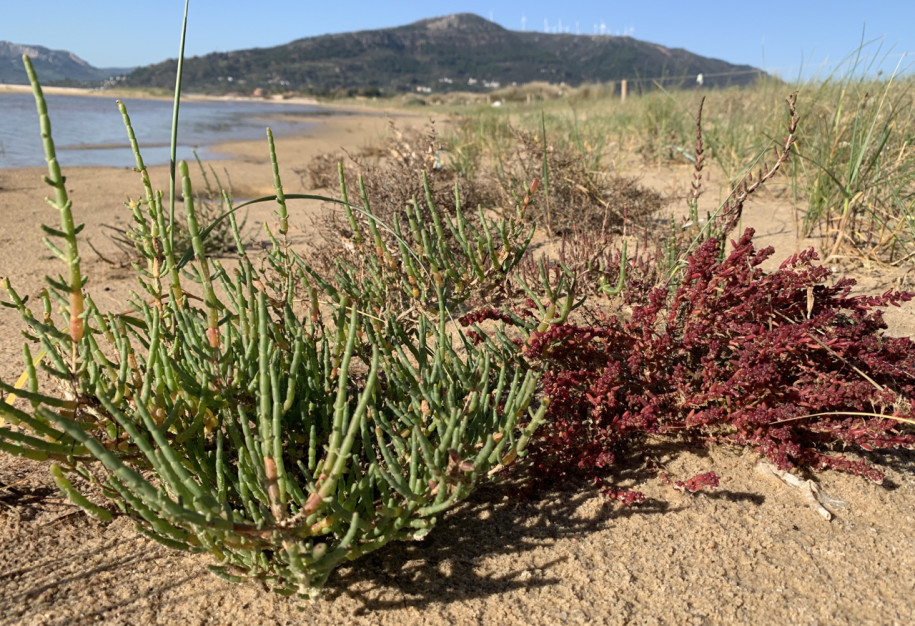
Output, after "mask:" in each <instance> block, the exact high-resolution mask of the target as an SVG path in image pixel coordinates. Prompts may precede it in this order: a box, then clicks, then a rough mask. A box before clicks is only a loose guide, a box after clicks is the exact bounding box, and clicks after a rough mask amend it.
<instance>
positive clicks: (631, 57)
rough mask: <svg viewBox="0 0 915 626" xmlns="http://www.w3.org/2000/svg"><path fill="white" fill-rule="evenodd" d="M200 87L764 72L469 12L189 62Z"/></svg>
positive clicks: (161, 72)
mask: <svg viewBox="0 0 915 626" xmlns="http://www.w3.org/2000/svg"><path fill="white" fill-rule="evenodd" d="M175 68H176V61H175V60H169V61H166V62H163V63H159V64H156V65H151V66H148V67H144V68H140V69H137V70H136V71H135V72H133V73H132V74H131V75H130V76H129V77H128V78H127V82H128V84H131V85H135V86H140V87H165V88H169V87H171V86H172V85H174V80H175V78H174V76H175ZM184 68H185V75H184V85H185V88H187V89H189V90H192V91H211V92H226V91H247V92H250V91H253V90H255V89H262V90H266V91H290V90H295V91H307V92H311V93H327V92H332V91H334V90H340V89H351V90H352V89H360V90H362V91H363V92H364V93H377V94H390V93H395V92H403V91H422V92H426V91H435V92H440V91H454V90H471V91H482V90H487V89H494V88H497V87H499V86H506V85H510V84H512V83H518V84H521V83H527V82H531V81H548V82H551V83H559V82H565V83H567V84H570V85H578V84H581V83H584V82H606V81H611V80H618V79H621V78H628V79H630V80H632V84H633V86H635V85H636V84H638V82H639V80H643V81H645V82H644V83H643V84H650V79H656V78H665V81H664V82H665V83H666V84H667V85H668V86H670V85H671V84H675V83H677V82H680V83H690V84H695V79H696V76H697V75H698V74H703V77H704V84H706V85H711V86H717V85H724V84H743V83H747V82H750V81H752V80H754V79H755V78H756V77H758V76H760V75H762V74H763V72H762V71H760V70H757V69H755V68H752V67H750V66H747V65H732V64H730V63H727V62H725V61H721V60H717V59H710V58H706V57H701V56H698V55H695V54H692V53H691V52H688V51H686V50H683V49H670V48H665V47H663V46H660V45H656V44H652V43H647V42H644V41H638V40H636V39H633V38H631V37H615V36H608V35H600V36H590V35H570V34H544V33H537V32H520V31H510V30H506V29H505V28H502V27H501V26H499V25H498V24H494V23H492V22H489V21H487V20H485V19H483V18H481V17H478V16H476V15H471V14H458V15H449V16H447V17H441V18H434V19H427V20H421V21H419V22H415V23H413V24H409V25H406V26H400V27H397V28H385V29H379V30H368V31H360V32H352V33H342V34H335V35H322V36H319V37H309V38H306V39H299V40H297V41H293V42H291V43H288V44H285V45H282V46H276V47H273V48H255V49H250V50H238V51H234V52H225V53H213V54H208V55H206V56H203V57H194V58H190V59H186V61H185V65H184Z"/></svg>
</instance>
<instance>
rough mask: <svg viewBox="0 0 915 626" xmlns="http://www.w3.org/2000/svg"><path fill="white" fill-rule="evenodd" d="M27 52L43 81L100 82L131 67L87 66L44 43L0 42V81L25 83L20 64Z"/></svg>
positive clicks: (25, 78)
mask: <svg viewBox="0 0 915 626" xmlns="http://www.w3.org/2000/svg"><path fill="white" fill-rule="evenodd" d="M24 54H27V55H28V56H29V58H30V59H31V60H32V65H33V67H34V68H35V71H36V72H37V73H38V76H39V78H41V81H42V82H43V83H44V84H47V85H57V84H85V83H101V82H104V81H106V80H109V79H111V78H113V77H116V76H122V75H125V74H129V73H130V72H131V71H133V69H134V68H131V67H124V68H119V67H114V68H99V67H94V66H92V65H90V64H89V63H88V62H87V61H84V60H83V59H81V58H80V57H78V56H77V55H76V54H74V53H73V52H70V51H69V50H52V49H50V48H46V47H45V46H36V45H32V44H20V43H13V42H11V41H0V83H4V84H9V85H26V84H28V82H29V78H28V76H27V75H26V72H25V67H23V65H22V55H24Z"/></svg>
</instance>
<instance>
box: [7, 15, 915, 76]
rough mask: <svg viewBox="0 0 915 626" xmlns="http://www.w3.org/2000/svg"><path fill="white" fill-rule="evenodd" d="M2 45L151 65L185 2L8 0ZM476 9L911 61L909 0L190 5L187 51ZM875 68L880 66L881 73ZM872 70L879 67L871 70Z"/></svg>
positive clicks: (752, 61)
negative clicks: (860, 48) (860, 49)
mask: <svg viewBox="0 0 915 626" xmlns="http://www.w3.org/2000/svg"><path fill="white" fill-rule="evenodd" d="M3 4H4V6H3V8H2V11H0V15H2V21H0V40H7V41H13V42H15V43H22V44H32V45H42V46H46V47H48V48H53V49H63V50H69V51H71V52H74V53H75V54H77V55H78V56H80V57H82V58H83V59H85V60H86V61H88V62H89V63H91V64H92V65H95V66H97V67H125V66H134V65H146V64H149V63H155V62H158V61H162V60H164V59H167V58H174V57H175V56H177V50H178V37H179V28H180V24H181V17H182V13H183V8H184V2H183V0H150V1H146V2H137V1H133V2H125V1H124V0H28V1H26V0H21V1H15V0H4V3H3ZM459 12H470V13H476V14H478V15H480V16H482V17H485V18H491V19H492V20H493V21H495V22H497V23H499V24H501V25H502V26H504V27H505V28H509V29H512V30H522V27H523V28H524V29H526V30H539V31H543V30H544V29H545V28H547V29H549V30H550V31H554V32H555V31H557V30H558V29H559V28H560V27H561V28H562V30H563V31H566V32H571V33H576V32H578V33H581V34H594V33H595V32H601V31H603V32H604V33H607V34H611V35H618V34H627V35H631V36H632V37H635V38H636V39H641V40H644V41H650V42H654V43H658V44H661V45H663V46H667V47H678V48H686V49H687V50H690V51H691V52H695V53H697V54H701V55H703V56H709V57H714V58H718V59H723V60H725V61H728V62H731V63H738V64H748V65H753V66H755V67H762V68H764V69H767V70H769V71H772V72H775V73H777V74H779V75H781V76H782V77H783V78H786V79H791V78H795V77H797V76H798V73H799V72H803V74H804V76H805V77H810V76H820V77H825V75H826V74H827V73H828V72H829V71H831V70H832V69H834V68H835V67H836V65H837V64H838V63H840V62H841V61H842V60H843V59H844V58H846V57H847V56H848V55H849V54H850V53H852V52H853V51H854V50H856V49H857V48H858V46H859V44H860V42H861V37H862V30H864V36H865V39H866V40H868V41H870V40H877V41H876V42H875V43H873V44H872V45H870V46H868V47H867V48H866V50H865V51H866V53H867V54H868V55H870V56H872V57H879V59H878V60H879V61H882V64H881V65H880V67H881V68H882V69H883V70H884V71H885V72H892V71H893V68H894V67H895V66H896V63H897V62H898V61H899V59H900V57H901V56H902V55H903V54H905V53H908V56H907V57H906V58H905V59H903V61H902V66H903V67H908V68H909V70H908V73H911V72H912V69H913V61H915V54H913V53H915V2H913V1H912V0H893V1H881V0H864V1H862V0H839V1H832V2H805V1H804V0H795V1H794V2H791V1H783V0H768V1H766V2H733V1H732V2H720V1H717V0H705V1H704V2H689V1H684V0H676V1H665V2H657V1H654V2H653V1H637V0H623V1H612V0H604V1H602V2H601V1H595V0H591V1H586V0H565V1H563V2H555V1H550V2H546V1H539V0H526V1H523V2H514V1H508V0H482V1H461V0H453V1H451V2H437V1H434V0H431V1H427V2H415V1H411V2H405V1H396V0H395V1H387V2H386V1H383V0H381V1H379V0H375V1H373V2H361V1H358V0H337V1H333V0H331V1H327V0H325V1H323V2H308V1H303V0H257V1H252V0H191V7H190V12H189V17H190V25H189V29H188V38H187V45H186V51H187V54H188V55H202V54H206V53H208V52H214V51H227V50H237V49H242V48H251V47H268V46H274V45H279V44H283V43H287V42H289V41H292V40H293V39H298V38H301V37H309V36H313V35H321V34H325V33H338V32H348V31H354V30H364V29H373V28H383V27H387V26H398V25H402V24H407V23H409V22H413V21H416V20H418V19H423V18H426V17H436V16H441V15H447V14H449V13H459ZM873 67H874V68H876V67H877V65H874V66H873ZM874 71H876V69H874Z"/></svg>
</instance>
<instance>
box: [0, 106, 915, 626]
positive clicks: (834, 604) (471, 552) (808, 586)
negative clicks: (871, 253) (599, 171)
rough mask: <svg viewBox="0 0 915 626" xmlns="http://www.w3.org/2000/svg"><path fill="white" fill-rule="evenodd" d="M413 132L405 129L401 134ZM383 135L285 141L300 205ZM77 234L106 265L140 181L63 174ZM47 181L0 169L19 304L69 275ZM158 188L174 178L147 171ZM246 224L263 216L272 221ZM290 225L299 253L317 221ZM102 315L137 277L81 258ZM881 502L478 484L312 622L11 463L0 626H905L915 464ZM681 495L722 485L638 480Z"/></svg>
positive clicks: (334, 125) (718, 452) (1, 464)
mask: <svg viewBox="0 0 915 626" xmlns="http://www.w3.org/2000/svg"><path fill="white" fill-rule="evenodd" d="M417 123H422V120H420V119H416V118H403V119H401V120H400V122H399V124H400V125H409V124H417ZM385 128H386V121H385V120H384V119H383V118H380V117H366V116H353V117H348V118H329V119H328V118H324V119H322V120H321V125H320V126H319V127H318V128H317V129H316V130H315V131H314V132H313V133H312V136H310V137H301V138H295V139H284V140H282V141H280V143H279V156H280V163H281V164H282V168H283V169H282V175H283V179H284V182H285V183H286V186H287V191H288V192H298V191H303V190H304V189H303V188H302V183H301V182H300V179H299V176H298V175H297V174H296V173H295V172H294V170H295V169H296V168H300V167H302V166H304V165H305V164H306V163H307V162H308V160H309V158H310V157H311V156H312V155H314V154H317V153H321V152H325V151H328V150H337V149H339V148H340V147H346V148H348V149H350V150H355V149H358V148H359V147H361V146H363V145H367V144H371V143H374V142H375V141H376V140H377V138H379V137H380V136H381V135H382V134H383V133H384V132H385ZM225 149H226V151H227V152H228V153H230V154H232V155H234V156H233V158H232V159H230V160H227V161H222V162H219V163H216V167H217V168H218V170H219V171H222V168H226V169H227V170H228V172H229V174H230V176H231V179H232V182H233V185H234V187H235V190H236V195H237V196H239V197H253V196H258V195H267V194H269V193H271V192H272V176H271V174H270V165H269V161H268V159H267V151H266V146H265V145H264V144H262V143H259V144H236V145H232V146H226V147H225ZM63 165H64V167H65V174H66V175H67V180H68V182H67V186H68V188H69V189H70V190H71V192H72V199H73V202H74V207H75V212H76V214H77V216H78V219H79V220H81V221H85V222H87V227H86V236H88V237H89V238H91V239H92V240H93V242H94V243H95V244H96V245H97V246H98V247H99V248H100V249H102V250H103V251H104V252H109V253H111V252H113V249H112V246H111V245H110V242H108V241H107V240H106V239H105V237H104V236H103V234H102V233H101V231H100V226H101V225H102V224H113V225H120V226H126V225H127V222H128V220H129V215H128V213H127V211H126V209H125V208H124V206H123V203H124V200H125V199H126V198H127V196H128V195H131V196H134V197H137V196H139V195H140V194H141V192H142V189H141V187H140V184H139V180H138V177H137V175H136V174H135V173H134V172H132V171H131V170H130V169H99V168H66V163H64V164H63ZM43 174H44V172H43V171H42V170H39V169H26V170H0V211H2V215H3V221H2V226H0V276H3V277H9V278H10V279H11V280H12V282H13V283H14V285H17V286H19V288H20V290H21V291H23V292H28V289H29V287H31V288H34V289H37V287H38V285H39V284H40V283H39V282H38V281H39V280H40V277H41V276H43V275H44V274H45V273H47V272H49V271H54V272H56V271H58V269H57V266H56V265H55V262H54V260H53V259H52V258H51V257H50V255H49V254H48V253H47V252H46V251H45V250H44V248H43V247H42V246H41V243H40V242H41V232H40V230H39V229H38V223H39V222H40V221H42V220H44V221H47V222H48V223H52V224H53V223H54V220H55V219H56V216H55V215H54V214H53V211H52V210H51V209H49V208H48V206H47V205H46V204H45V203H44V202H43V201H42V198H43V197H44V196H45V195H47V192H48V188H47V187H45V186H44V185H43V184H42V182H41V176H42V175H43ZM151 174H152V178H153V183H154V185H156V186H158V187H159V188H166V187H167V185H166V182H167V173H166V168H164V167H157V168H153V169H152V172H151ZM643 174H644V176H645V181H646V182H647V183H649V184H655V185H659V186H662V187H663V186H667V187H668V188H670V187H671V185H672V187H673V189H674V190H677V189H679V193H684V192H685V191H686V189H687V187H686V185H688V182H689V173H688V171H685V170H683V171H680V170H664V171H661V172H659V171H648V172H643ZM258 210H259V213H257V214H254V213H252V216H251V220H252V221H264V220H269V219H271V218H270V215H269V213H270V209H269V208H266V207H262V208H260V209H258ZM316 210H317V207H314V206H301V207H300V206H299V205H296V208H295V209H294V210H293V215H295V219H296V222H297V226H298V228H299V230H298V231H297V237H299V238H300V240H302V241H304V240H306V239H307V229H308V221H307V214H308V213H309V212H313V211H316ZM747 215H748V217H747V221H748V222H750V223H755V225H756V226H757V228H758V230H759V232H760V239H759V241H760V243H761V244H769V243H772V244H773V245H776V248H777V250H778V252H777V254H776V256H777V257H778V258H784V257H785V256H787V255H788V254H790V253H793V252H794V251H795V249H796V247H797V243H796V240H795V237H794V225H793V218H792V217H791V215H792V214H791V211H790V208H789V207H788V202H787V200H783V199H779V198H778V197H776V196H771V195H770V196H768V197H766V198H764V200H763V201H755V202H753V203H751V204H750V205H749V206H748V209H747ZM84 259H85V267H84V271H85V272H87V273H89V274H90V275H92V277H93V278H92V281H93V282H91V283H90V284H89V287H88V288H89V289H90V290H91V291H92V293H93V295H94V296H95V298H96V301H97V302H99V304H100V306H101V307H102V308H103V309H105V308H114V309H118V308H120V307H122V306H123V304H122V303H123V297H124V294H125V293H126V290H128V289H130V288H131V286H132V285H131V282H130V280H129V273H128V272H125V271H122V270H116V269H113V268H111V267H110V266H108V265H107V264H105V263H103V262H101V261H99V260H98V259H97V258H95V256H94V255H93V254H92V253H91V252H89V251H88V250H87V251H85V252H84ZM857 270H858V271H862V272H863V273H864V274H865V275H866V277H867V280H868V283H867V284H868V288H869V289H871V290H872V291H883V290H885V287H887V286H892V285H891V283H892V282H893V281H894V280H895V281H896V282H897V283H898V282H901V281H905V280H909V279H910V278H911V275H909V276H908V277H907V276H906V274H905V272H895V273H892V274H888V273H886V272H885V271H884V270H882V269H880V268H866V267H858V268H857ZM913 322H915V309H913V307H911V306H910V307H906V308H904V309H902V310H897V311H894V312H893V315H892V317H891V323H892V325H893V332H894V333H895V334H904V335H911V334H912V330H913V328H915V323H913ZM19 327H20V325H19V323H18V320H17V318H16V316H15V315H13V314H11V313H10V311H9V310H7V309H3V310H0V328H2V331H0V377H2V378H3V379H4V380H7V381H10V380H15V378H16V377H17V376H18V374H19V372H20V371H21V368H20V364H19V362H20V358H21V352H20V350H21V346H20V341H19V335H18V334H17V329H18V328H19ZM871 459H872V460H874V461H879V462H880V463H882V464H883V467H884V468H886V469H887V473H888V478H887V480H886V482H885V483H884V485H883V486H876V485H873V484H870V483H868V482H866V481H864V480H861V479H855V478H851V477H848V476H845V475H843V474H839V473H836V472H827V473H824V474H820V475H817V476H816V479H817V481H818V482H819V483H820V484H821V486H822V487H823V488H824V489H826V490H827V491H829V492H830V493H831V494H833V495H835V496H837V497H839V498H841V499H843V500H846V501H847V502H848V503H849V508H848V509H846V510H844V511H842V512H840V513H839V515H838V516H837V517H836V518H835V519H833V520H832V521H831V522H827V521H824V520H823V519H822V518H820V517H819V516H817V515H816V513H814V512H813V510H812V509H810V508H808V507H807V506H806V504H805V503H804V500H803V499H802V497H801V495H800V494H798V493H796V492H794V491H791V490H789V489H787V488H786V487H785V486H784V485H783V484H782V483H780V482H778V481H775V480H773V479H770V478H764V477H762V476H760V475H759V474H758V473H757V472H756V471H755V467H756V465H757V462H758V460H759V459H758V457H757V456H756V455H755V454H753V453H751V452H746V451H743V450H740V449H733V448H720V447H719V448H714V449H712V450H711V451H708V450H704V449H696V448H684V447H683V446H673V445H671V444H669V443H666V442H664V441H660V440H659V441H654V442H651V443H650V445H649V446H648V447H647V448H646V449H645V450H642V451H640V452H639V453H638V454H636V455H634V456H633V457H632V458H630V459H628V462H627V463H625V464H623V465H621V466H620V467H619V468H618V470H617V472H616V480H617V481H618V482H619V484H621V485H624V486H628V487H633V488H637V489H639V490H641V491H643V492H644V493H645V494H646V495H647V496H648V497H649V498H650V501H649V502H648V503H646V504H645V505H642V506H634V507H629V508H623V507H620V506H618V505H615V504H612V503H610V502H608V501H606V500H605V499H603V498H601V497H600V496H598V495H595V494H594V493H593V492H592V491H590V490H588V489H587V488H581V487H578V486H574V485H557V486H556V489H555V490H554V491H551V492H549V493H547V494H546V495H545V496H544V497H543V498H542V499H540V500H537V501H526V502H516V501H511V500H508V499H506V498H505V497H504V496H503V495H502V492H501V491H500V490H499V489H497V488H490V487H487V488H484V489H482V490H481V491H480V492H478V493H477V494H476V495H475V496H474V497H473V498H472V499H471V500H470V501H469V502H467V503H465V504H464V505H462V506H461V507H459V508H458V509H457V510H455V511H452V512H450V513H448V514H447V515H446V516H445V517H444V518H443V519H442V520H441V522H440V524H439V525H438V527H437V528H436V529H435V530H434V531H433V532H432V533H431V534H430V535H429V537H427V538H426V540H425V541H423V542H417V543H398V544H394V545H390V546H388V547H386V548H384V549H382V550H380V551H378V552H376V553H374V554H372V555H369V556H368V557H367V558H364V559H362V560H360V561H358V562H356V563H353V564H350V565H346V566H344V567H341V568H340V569H339V570H338V572H336V573H335V574H334V576H332V578H331V580H330V583H329V585H328V588H327V593H326V597H325V599H324V600H322V601H320V602H318V603H316V604H313V605H309V606H304V607H301V606H299V605H297V603H296V602H295V601H294V600H291V599H288V598H283V597H280V596H278V595H275V594H273V593H270V592H267V591H265V590H264V589H261V588H259V587H258V586H256V585H253V584H246V585H233V584H231V583H228V582H225V581H223V580H221V579H219V578H217V577H215V576H212V575H210V574H209V573H208V572H207V571H206V569H205V565H206V564H207V563H208V562H209V561H208V557H207V556H201V555H188V554H183V553H178V552H173V551H171V550H168V549H166V548H164V547H162V546H160V545H158V544H156V543H153V542H151V541H148V540H146V539H144V538H142V537H140V536H139V535H138V534H137V533H136V531H135V530H134V529H133V527H132V524H131V522H129V521H128V520H126V519H123V518H121V519H119V520H117V521H115V522H114V523H112V524H110V525H108V526H104V525H101V524H99V523H96V522H95V521H93V520H91V519H89V518H87V517H86V516H85V515H84V514H82V513H81V512H80V511H79V510H78V509H75V508H74V507H73V506H71V505H70V504H69V503H68V502H66V501H65V500H63V499H62V498H61V497H60V496H59V495H58V494H57V492H56V490H55V489H54V488H53V483H51V482H50V480H49V479H48V477H47V475H46V470H45V469H44V468H43V467H42V466H40V465H38V464H35V463H31V462H27V461H22V460H18V459H14V458H13V457H9V456H6V455H3V454H0V622H2V623H9V624H76V623H90V622H103V623H106V624H139V623H143V624H149V623H167V624H173V623H181V624H294V623H308V624H325V623H327V624H331V623H333V624H339V623H356V624H398V625H402V624H414V623H416V624H425V623H428V624H439V623H456V624H465V623H486V624H545V623H552V624H565V623H619V624H622V623H645V624H656V623H657V624H661V623H670V624H699V623H757V624H787V623H824V624H825V623H829V624H846V623H847V624H852V623H854V624H866V623H870V624H904V623H911V621H912V618H913V616H915V576H913V572H915V457H913V455H912V454H911V453H900V454H886V455H877V454H874V455H872V456H871ZM648 462H650V463H652V464H654V465H658V464H660V465H662V466H663V467H664V468H665V471H666V472H667V473H668V474H669V475H671V476H672V477H674V478H675V480H676V479H685V478H688V477H690V476H693V475H695V474H697V473H699V472H704V471H709V470H712V469H714V470H715V471H716V472H717V473H718V474H719V475H720V476H722V477H723V483H722V485H721V488H720V489H718V490H716V491H713V492H710V493H702V494H697V495H692V496H690V495H684V494H681V493H679V492H677V491H674V490H673V489H671V488H670V487H669V486H667V485H665V484H664V483H662V482H661V481H660V480H658V479H657V478H656V477H655V474H654V473H653V472H650V471H648V470H647V469H646V464H647V463H648Z"/></svg>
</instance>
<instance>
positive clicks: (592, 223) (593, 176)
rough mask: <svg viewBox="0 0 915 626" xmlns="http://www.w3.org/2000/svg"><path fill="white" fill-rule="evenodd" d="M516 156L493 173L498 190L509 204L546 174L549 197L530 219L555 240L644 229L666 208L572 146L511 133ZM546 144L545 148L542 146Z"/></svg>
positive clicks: (515, 130)
mask: <svg viewBox="0 0 915 626" xmlns="http://www.w3.org/2000/svg"><path fill="white" fill-rule="evenodd" d="M511 131H512V133H513V137H514V144H515V146H516V147H515V150H514V151H513V152H512V153H511V154H509V155H507V156H506V157H505V158H504V160H503V162H501V163H500V164H499V165H498V167H497V168H496V171H495V173H494V178H495V184H496V187H497V188H496V189H494V190H492V191H491V193H493V194H494V195H496V194H500V195H501V198H500V200H501V202H502V203H503V204H510V202H509V201H510V200H511V198H512V197H513V196H512V194H513V193H517V191H518V189H521V188H523V185H524V184H525V182H526V181H527V180H529V179H530V176H531V174H532V173H535V174H536V173H542V172H543V165H544V160H545V161H546V168H547V172H546V174H547V176H545V177H544V179H545V182H547V183H548V184H547V186H546V191H547V193H546V196H545V197H541V199H540V202H538V203H537V204H536V205H535V206H533V207H531V209H532V210H531V211H529V212H528V217H529V218H530V219H531V220H533V221H534V222H535V223H536V224H537V225H538V226H541V227H544V228H545V229H546V230H548V231H550V232H551V233H552V234H554V235H572V234H573V233H574V232H575V231H576V230H578V231H584V232H588V233H591V232H622V231H623V227H624V225H625V224H630V223H631V224H636V225H645V224H646V223H647V219H646V218H647V217H648V216H650V215H652V214H654V213H655V212H656V211H657V210H658V209H660V208H661V206H662V205H663V203H664V198H663V197H662V196H661V195H660V194H658V193H657V192H655V191H652V190H649V189H645V188H644V187H642V186H641V185H639V184H638V181H637V180H635V179H633V178H628V177H625V176H620V175H618V174H614V173H612V172H608V171H605V170H604V169H603V168H602V167H600V163H599V159H598V158H597V156H596V155H588V154H583V153H582V148H581V147H580V146H576V145H575V144H572V143H564V144H562V143H560V142H558V141H553V142H551V141H550V140H549V137H548V138H547V141H546V142H545V141H544V139H543V133H542V131H541V132H531V131H527V130H523V129H520V128H512V129H511ZM544 144H545V145H544Z"/></svg>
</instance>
